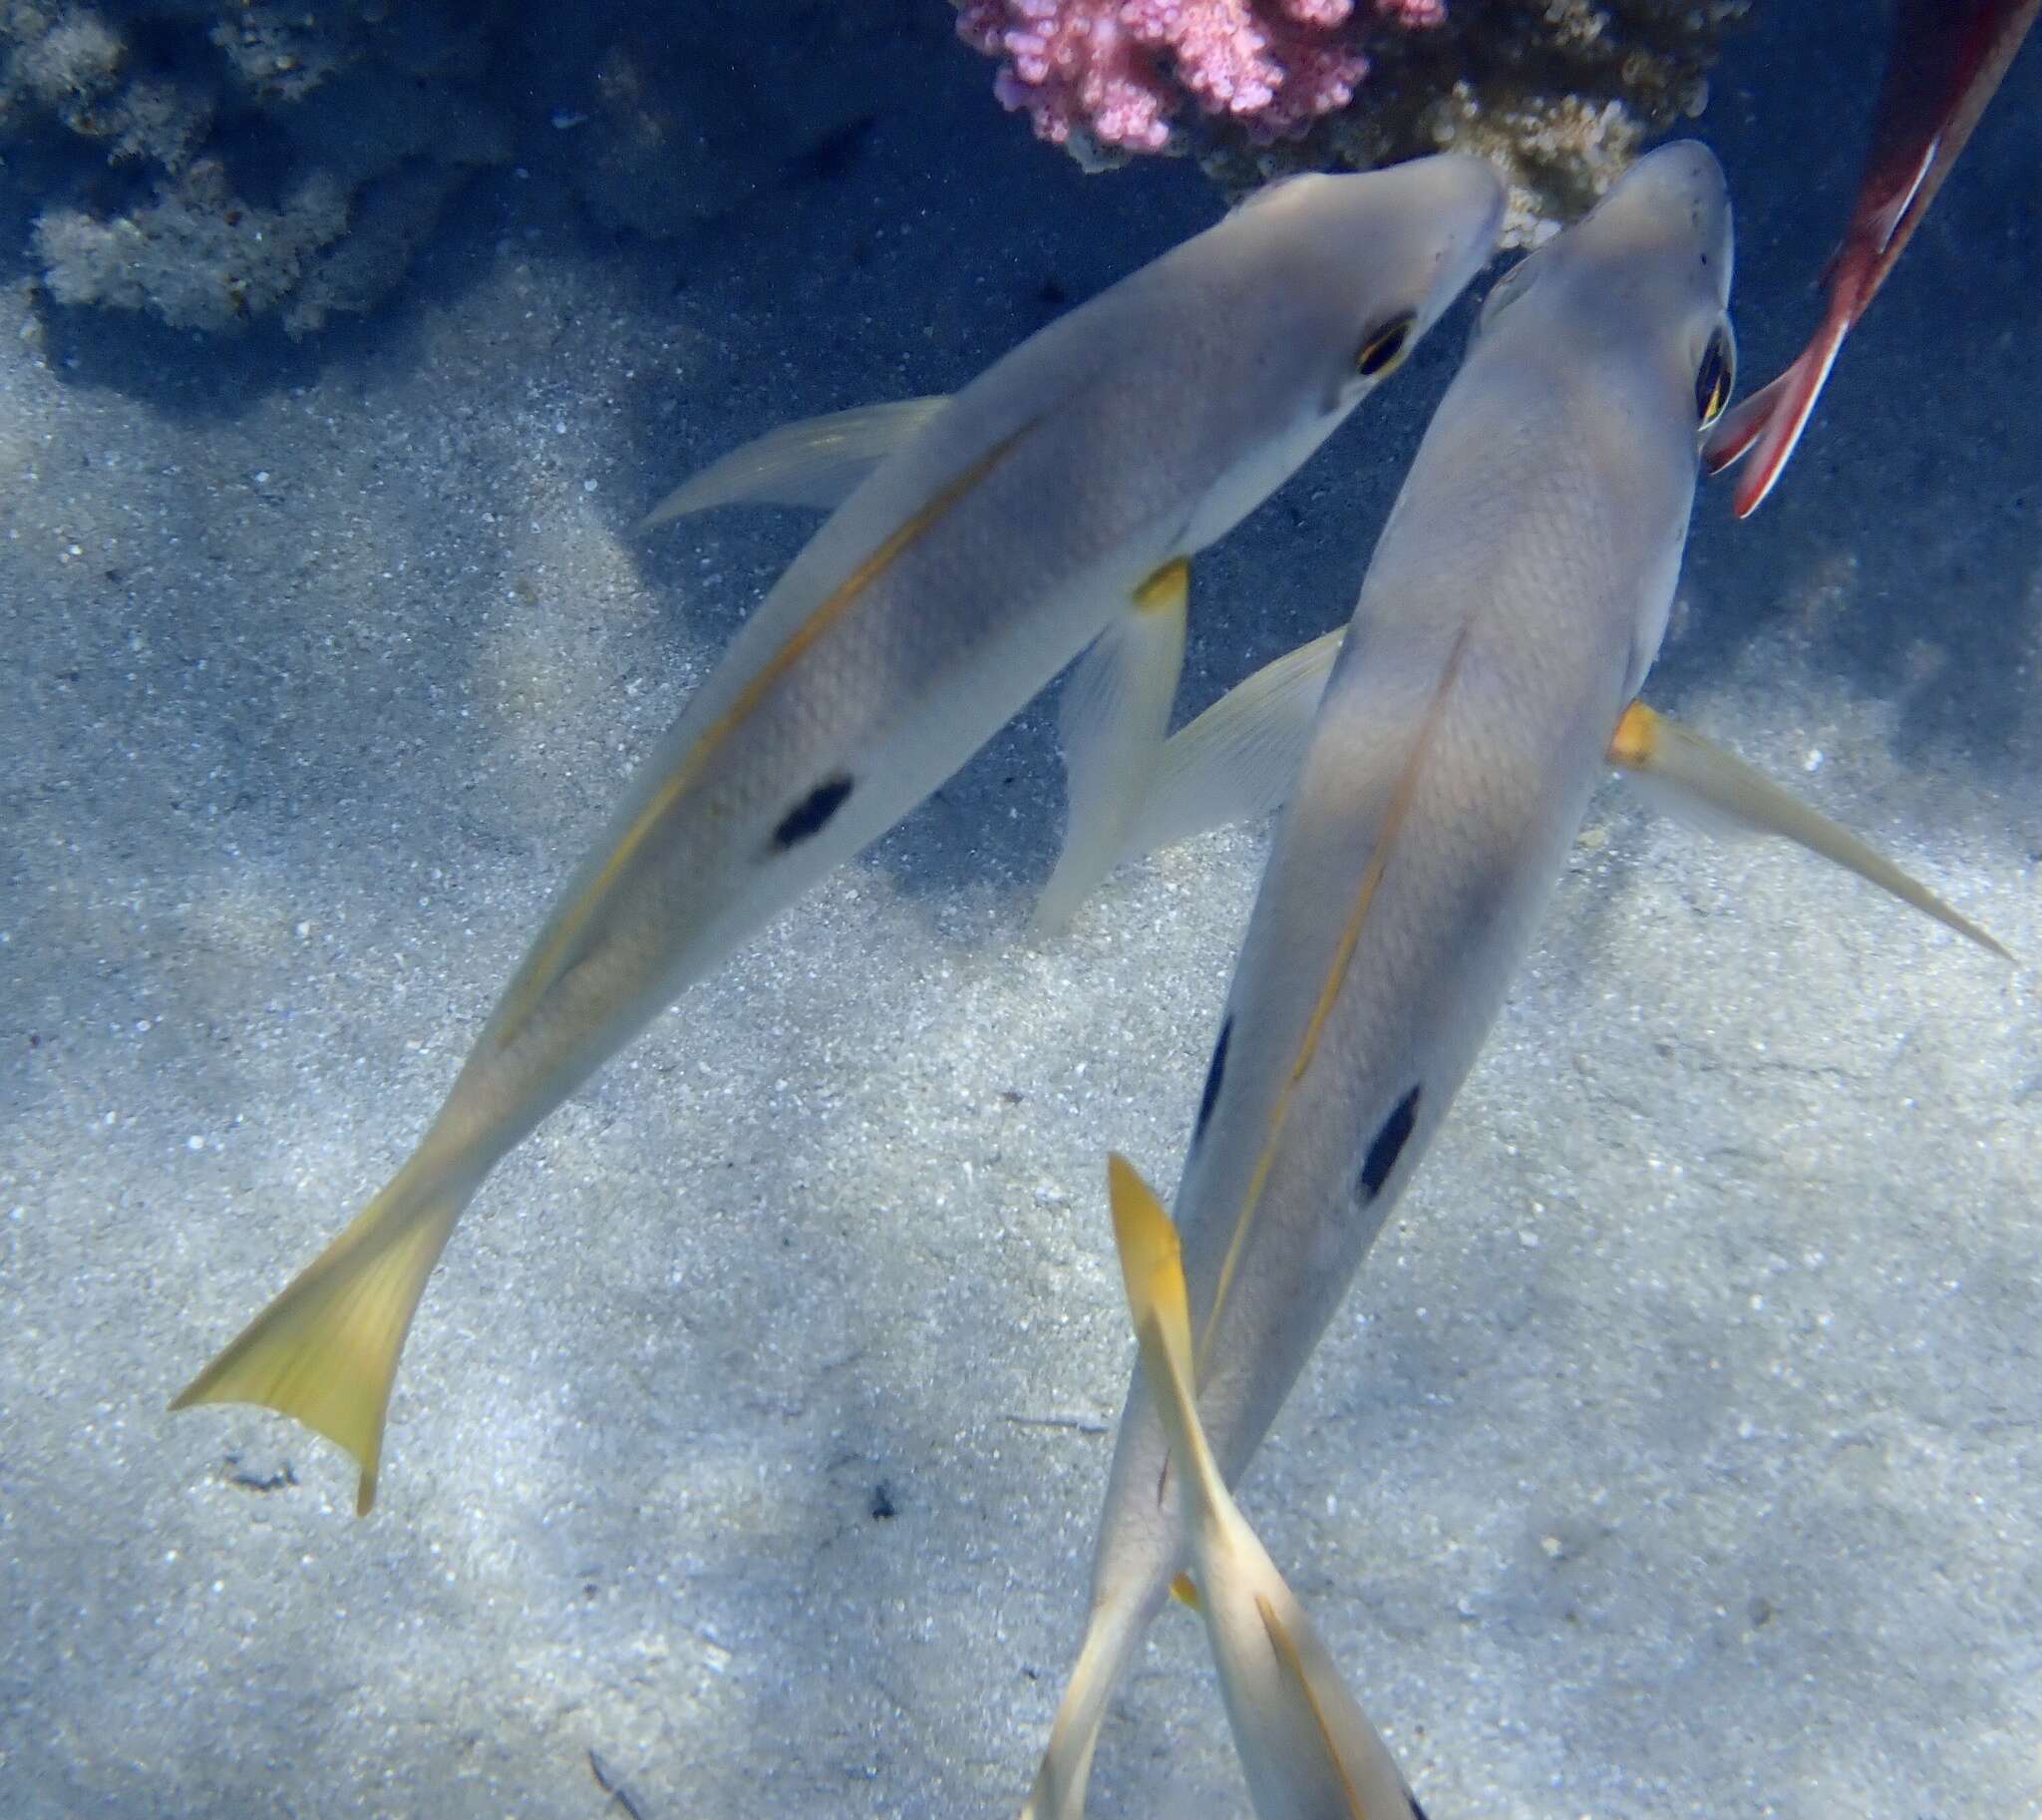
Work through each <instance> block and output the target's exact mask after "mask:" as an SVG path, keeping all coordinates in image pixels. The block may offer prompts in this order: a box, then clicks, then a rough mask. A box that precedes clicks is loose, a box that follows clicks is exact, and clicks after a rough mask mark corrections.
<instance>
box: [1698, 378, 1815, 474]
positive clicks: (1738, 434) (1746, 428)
mask: <svg viewBox="0 0 2042 1820" xmlns="http://www.w3.org/2000/svg"><path fill="white" fill-rule="evenodd" d="M1793 376H1794V369H1793V368H1791V367H1790V368H1788V370H1787V371H1786V372H1784V373H1782V374H1781V375H1780V377H1779V378H1778V379H1776V380H1774V381H1773V382H1772V383H1771V384H1770V385H1766V386H1761V387H1760V388H1759V389H1758V390H1757V391H1756V392H1754V393H1753V394H1752V395H1751V396H1750V397H1749V398H1747V399H1744V400H1742V401H1741V402H1740V403H1738V404H1736V405H1734V406H1732V407H1731V408H1730V409H1729V410H1728V411H1725V412H1724V413H1723V415H1722V416H1721V417H1719V418H1717V420H1716V422H1715V424H1714V425H1713V426H1712V427H1711V429H1710V431H1709V434H1708V435H1707V436H1706V437H1704V438H1703V439H1702V472H1703V473H1704V474H1721V473H1722V472H1723V470H1724V469H1726V468H1734V467H1736V466H1737V464H1738V463H1739V462H1741V461H1742V460H1744V458H1745V457H1746V456H1747V455H1749V454H1750V453H1751V446H1752V444H1753V443H1755V442H1757V441H1758V440H1759V433H1760V432H1761V431H1763V430H1764V429H1765V427H1766V422H1767V420H1768V419H1769V418H1770V417H1771V416H1772V415H1773V412H1774V410H1775V409H1776V408H1777V407H1778V405H1779V403H1780V394H1781V393H1782V392H1784V391H1785V390H1786V389H1787V382H1788V380H1789V379H1791V378H1793Z"/></svg>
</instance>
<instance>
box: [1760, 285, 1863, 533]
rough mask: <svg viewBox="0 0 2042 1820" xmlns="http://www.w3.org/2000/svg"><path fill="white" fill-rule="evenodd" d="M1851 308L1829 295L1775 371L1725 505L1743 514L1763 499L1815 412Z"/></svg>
mask: <svg viewBox="0 0 2042 1820" xmlns="http://www.w3.org/2000/svg"><path fill="white" fill-rule="evenodd" d="M1852 321H1853V316H1852V312H1851V310H1850V309H1849V307H1848V306H1845V305H1843V304H1842V303H1841V302H1839V301H1836V300H1833V301H1832V303H1831V306H1830V310H1829V313H1828V314H1827V315H1825V316H1824V318H1823V324H1822V327H1821V328H1819V329H1817V330H1816V332H1815V338H1814V339H1813V340H1812V341H1810V342H1809V344H1808V346H1807V347H1805V348H1804V349H1802V351H1801V358H1800V359H1799V360H1797V361H1795V363H1794V364H1793V365H1792V366H1791V367H1789V368H1788V369H1787V371H1786V372H1784V373H1782V374H1781V375H1780V381H1779V383H1780V388H1781V389H1780V394H1779V397H1778V400H1777V401H1776V403H1775V404H1774V406H1773V408H1772V410H1771V411H1770V412H1768V413H1767V415H1766V421H1765V426H1764V428H1763V429H1761V430H1760V432H1759V435H1758V440H1757V442H1756V443H1755V444H1754V445H1753V453H1752V461H1751V466H1750V467H1748V468H1747V469H1745V471H1744V474H1743V475H1742V477H1741V478H1740V479H1739V481H1738V483H1737V492H1736V493H1735V494H1734V495H1733V496H1732V497H1731V502H1730V510H1731V511H1732V512H1734V513H1735V514H1736V515H1737V516H1738V517H1739V518H1740V519H1748V518H1750V517H1751V515H1752V514H1753V513H1754V512H1756V511H1758V509H1759V507H1760V506H1761V505H1763V504H1764V503H1765V499H1766V496H1767V495H1768V494H1769V493H1771V492H1772V491H1773V486H1774V483H1775V482H1777V481H1778V480H1779V478H1780V475H1781V472H1782V470H1784V469H1785V468H1786V466H1787V464H1788V462H1789V461H1790V460H1791V459H1792V458H1793V455H1794V451H1795V448H1796V446H1797V445H1798V444H1799V443H1800V441H1801V433H1802V431H1804V430H1806V429H1807V428H1808V420H1809V418H1810V417H1811V416H1813V415H1814V412H1815V401H1816V400H1817V399H1818V398H1820V397H1821V396H1822V390H1823V384H1824V382H1825V381H1826V380H1827V379H1828V378H1829V376H1830V368H1831V367H1833V366H1835V365H1836V364H1837V350H1838V349H1839V348H1841V347H1842V346H1843V345H1844V337H1845V336H1846V335H1848V334H1849V333H1850V332H1851V323H1852Z"/></svg>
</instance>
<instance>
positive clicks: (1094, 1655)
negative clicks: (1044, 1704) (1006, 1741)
mask: <svg viewBox="0 0 2042 1820" xmlns="http://www.w3.org/2000/svg"><path fill="white" fill-rule="evenodd" d="M1166 1596H1167V1595H1166V1594H1157V1595H1154V1596H1151V1597H1143V1596H1141V1595H1140V1594H1137V1595H1136V1596H1135V1597H1131V1598H1123V1599H1118V1600H1116V1599H1104V1600H1101V1601H1100V1603H1099V1604H1097V1605H1095V1606H1094V1607H1093V1608H1092V1615H1091V1617H1090V1618H1089V1619H1088V1620H1087V1621H1086V1626H1085V1641H1084V1643H1083V1644H1082V1645H1081V1646H1080V1647H1079V1650H1078V1659H1077V1661H1076V1662H1074V1663H1073V1664H1072V1667H1071V1678H1070V1680H1069V1681H1068V1682H1066V1683H1065V1686H1064V1697H1063V1701H1062V1703H1061V1704H1060V1705H1059V1706H1058V1707H1057V1716H1056V1722H1055V1723H1054V1724H1053V1725H1052V1726H1051V1727H1050V1733H1049V1748H1048V1749H1046V1750H1045V1751H1044V1752H1043V1753H1042V1764H1041V1766H1040V1767H1039V1768H1038V1769H1037V1770H1036V1772H1035V1786H1034V1787H1033V1788H1031V1789H1030V1790H1029V1791H1028V1799H1027V1801H1026V1802H1025V1803H1024V1804H1023V1805H1022V1808H1021V1820H1084V1814H1085V1783H1086V1781H1087V1779H1088V1778H1089V1777H1090V1776H1091V1774H1092V1753H1093V1752H1094V1751H1095V1750H1096V1749H1097V1748H1098V1746H1099V1728H1100V1726H1101V1725H1103V1724H1104V1723H1105V1722H1106V1709H1107V1706H1108V1705H1109V1704H1110V1703H1111V1702H1112V1700H1113V1695H1114V1689H1115V1688H1116V1687H1118V1686H1119V1685H1120V1681H1121V1676H1122V1675H1123V1674H1124V1673H1125V1672H1126V1671H1127V1666H1128V1663H1129V1662H1130V1661H1132V1660H1133V1659H1134V1654H1135V1649H1136V1646H1137V1645H1138V1644H1139V1643H1140V1642H1141V1640H1142V1638H1143V1635H1144V1633H1146V1632H1147V1631H1148V1629H1149V1625H1150V1621H1151V1620H1152V1619H1154V1618H1155V1616H1156V1614H1157V1612H1158V1610H1160V1609H1161V1607H1162V1604H1163V1600H1164V1598H1165V1597H1166Z"/></svg>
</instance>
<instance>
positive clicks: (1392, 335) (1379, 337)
mask: <svg viewBox="0 0 2042 1820" xmlns="http://www.w3.org/2000/svg"><path fill="white" fill-rule="evenodd" d="M1417 326H1418V312H1417V311H1416V310H1406V311H1405V312H1404V313H1403V315H1401V316H1392V317H1391V318H1390V320H1389V321H1388V322H1386V323H1384V324H1383V326H1382V327H1381V328H1379V329H1377V330H1376V331H1375V333H1374V334H1372V335H1370V336H1369V338H1368V339H1367V340H1366V341H1364V342H1363V343H1362V344H1361V351H1360V352H1359V353H1357V354H1356V355H1355V356H1354V370H1355V371H1356V372H1357V373H1359V374H1360V375H1361V376H1362V378H1364V379H1380V378H1382V376H1383V375H1384V374H1385V373H1391V372H1394V371H1396V368H1397V363H1398V362H1399V361H1400V360H1402V359H1403V358H1404V355H1405V351H1406V350H1407V349H1408V348H1409V347H1410V346H1411V331H1412V330H1413V329H1415V328H1416V327H1417Z"/></svg>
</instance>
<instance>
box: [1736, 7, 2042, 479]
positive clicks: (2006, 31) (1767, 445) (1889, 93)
mask: <svg viewBox="0 0 2042 1820" xmlns="http://www.w3.org/2000/svg"><path fill="white" fill-rule="evenodd" d="M2038 11H2042V0H1899V6H1898V8H1897V10H1896V12H1895V14H1894V20H1893V41H1892V46H1891V49H1890V50H1889V51H1888V53H1887V56H1886V67H1885V74H1884V76H1883V77H1882V78H1881V79H1880V82H1879V90H1878V99H1877V101H1876V102H1875V103H1874V104H1873V107H1872V147H1871V150H1870V151H1869V152H1868V154H1867V155H1866V162H1865V173H1864V176H1863V178H1862V180H1861V181H1860V183H1859V189H1858V198H1857V201H1856V203H1855V204H1854V205H1853V208H1852V212H1851V224H1850V226H1849V227H1848V228H1847V229H1846V230H1845V233H1844V240H1843V244H1842V245H1841V246H1839V247H1838V249H1837V251H1836V253H1835V254H1834V255H1833V256H1832V258H1831V260H1830V264H1829V268H1828V271H1827V273H1826V275H1825V289H1826V292H1827V295H1826V297H1825V301H1824V306H1823V316H1822V321H1821V322H1820V323H1819V324H1818V325H1817V327H1816V331H1815V334H1814V335H1813V336H1812V337H1811V338H1810V340H1809V344H1808V346H1807V347H1806V348H1804V349H1803V350H1802V352H1801V354H1800V355H1799V357H1798V358H1797V359H1796V360H1795V361H1794V363H1793V365H1792V366H1790V367H1789V368H1788V369H1787V370H1786V372H1784V373H1782V374H1781V375H1780V376H1779V378H1777V379H1775V380H1774V381H1772V383H1771V384H1769V385H1766V386H1764V387H1761V388H1760V389H1759V390H1758V391H1756V392H1754V393H1753V394H1752V395H1751V396H1750V397H1749V398H1747V399H1745V400H1744V401H1743V402H1742V403H1741V404H1740V405H1739V406H1738V407H1737V409H1736V410H1735V411H1732V412H1731V413H1729V415H1727V416H1726V417H1724V418H1723V419H1722V421H1721V422H1720V423H1718V424H1717V426H1716V428H1715V431H1714V433H1713V434H1712V435H1711V436H1710V438H1709V441H1708V444H1707V446H1706V448H1705V450H1704V452H1703V459H1704V461H1705V463H1706V465H1707V467H1708V469H1709V472H1710V473H1712V474H1715V473H1720V472H1721V471H1722V470H1723V469H1725V468H1727V467H1729V466H1731V465H1732V464H1733V463H1735V462H1737V461H1739V460H1741V459H1743V458H1744V456H1745V455H1747V454H1750V455H1751V457H1752V460H1751V466H1750V467H1749V468H1747V469H1746V470H1745V472H1744V473H1743V475H1742V476H1740V477H1739V480H1738V485H1737V491H1736V493H1735V494H1734V495H1733V496H1732V502H1731V509H1732V510H1733V511H1734V512H1735V513H1736V514H1737V516H1738V517H1739V518H1741V519H1742V518H1748V517H1749V516H1750V515H1751V514H1752V513H1754V512H1756V511H1757V510H1758V508H1759V506H1760V505H1761V504H1762V503H1763V502H1764V500H1765V498H1766V496H1767V495H1768V494H1769V493H1771V492H1772V490H1773V487H1774V484H1775V483H1776V482H1777V481H1778V480H1779V478H1780V475H1781V473H1782V471H1783V470H1784V469H1785V468H1786V466H1787V463H1788V461H1789V460H1790V459H1791V458H1792V457H1793V454H1794V450H1795V447H1796V445H1797V444H1799V442H1800V441H1801V434H1802V432H1803V431H1804V430H1805V429H1806V428H1807V427H1808V420H1809V418H1810V416H1811V415H1813V413H1814V411H1815V405H1816V400H1817V399H1818V398H1819V397H1820V396H1821V395H1822V389H1823V386H1824V384H1825V383H1826V382H1827V381H1828V379H1829V376H1830V368H1831V367H1832V366H1834V365H1835V364H1836V359H1837V355H1838V353H1839V352H1840V351H1841V350H1842V348H1843V346H1844V337H1845V336H1846V335H1848V334H1849V333H1850V332H1851V330H1852V329H1853V327H1855V326H1856V324H1857V322H1858V319H1859V318H1860V317H1861V316H1863V315H1864V314H1865V311H1866V309H1867V307H1868V306H1869V305H1870V304H1871V302H1872V298H1873V297H1874V296H1875V295H1877V293H1878V288H1879V286H1880V285H1881V284H1883V283H1884V282H1885V280H1886V274H1887V273H1888V272H1889V271H1891V270H1892V268H1893V262H1894V261H1895V260H1896V259H1898V258H1899V256H1900V254H1901V252H1902V250H1903V249H1904V248H1905V247H1906V244H1907V242H1908V240H1909V239H1910V238H1912V237H1913V233H1914V229H1915V228H1916V227H1918V226H1919V225H1920V223H1921V217H1922V216H1923V215H1924V214H1926V213H1927V211H1928V205H1929V203H1931V202H1932V201H1934V199H1935V195H1936V191H1937V190H1939V189H1940V188H1941V187H1942V184H1943V180H1944V179H1945V178H1946V177H1948V176H1949V173H1950V168H1951V167H1952V166H1953V165H1954V164H1955V163H1956V161H1957V156H1958V154H1959V153H1961V152H1962V151H1963V149H1964V147H1965V145H1966V143H1967V142H1968V141H1969V140H1970V137H1971V133H1972V129H1973V128H1975V127H1976V126H1977V124H1978V117H1979V116H1980V115H1981V114H1982V113H1983V112H1984V110H1985V104H1986V103H1987V102H1989V101H1990V100H1991V99H1992V96H1993V93H1994V92H1995V91H1996V90H1997V89H1998V87H1999V84H2000V79H2001V78H2002V77H2003V76H2005V74H2006V71H2007V66H2008V65H2009V64H2010V63H2011V62H2012V61H2013V58H2014V54H2015V52H2017V51H2018V50H2019V49H2020V48H2021V40H2022V39H2023V38H2025V37H2026V36H2027V34H2028V28H2029V27H2030V26H2032V25H2033V24H2034V23H2035V15H2036V13H2037V12H2038Z"/></svg>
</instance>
